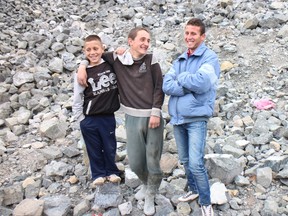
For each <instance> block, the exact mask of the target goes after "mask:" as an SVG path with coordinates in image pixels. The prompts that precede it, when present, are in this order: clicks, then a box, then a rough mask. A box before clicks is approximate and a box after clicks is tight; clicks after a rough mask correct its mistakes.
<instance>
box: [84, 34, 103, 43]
mask: <svg viewBox="0 0 288 216" xmlns="http://www.w3.org/2000/svg"><path fill="white" fill-rule="evenodd" d="M90 41H99V42H100V43H102V40H101V38H100V37H99V36H98V35H88V36H87V37H86V38H85V40H84V42H85V43H86V42H90Z"/></svg>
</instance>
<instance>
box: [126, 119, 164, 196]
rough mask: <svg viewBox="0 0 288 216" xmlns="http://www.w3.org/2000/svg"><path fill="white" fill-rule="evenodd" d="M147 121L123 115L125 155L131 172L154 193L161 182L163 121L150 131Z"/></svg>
mask: <svg viewBox="0 0 288 216" xmlns="http://www.w3.org/2000/svg"><path fill="white" fill-rule="evenodd" d="M149 119H150V118H149V117H134V116H130V115H127V114H126V115H125V124H126V133H127V153H128V159H129V164H130V168H131V170H132V171H133V172H134V173H136V175H137V176H138V178H139V179H140V180H141V181H142V182H143V184H145V185H148V189H150V190H151V192H154V193H155V192H156V191H157V190H158V188H159V186H160V183H161V180H162V170H161V168H160V159H161V154H162V149H163V131H164V121H163V119H162V117H161V124H160V126H159V127H157V128H153V129H152V128H148V124H149Z"/></svg>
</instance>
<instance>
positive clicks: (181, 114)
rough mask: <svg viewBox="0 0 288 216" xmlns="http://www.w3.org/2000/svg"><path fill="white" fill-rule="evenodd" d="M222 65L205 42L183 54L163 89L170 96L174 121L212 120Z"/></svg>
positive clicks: (170, 109)
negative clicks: (191, 52)
mask: <svg viewBox="0 0 288 216" xmlns="http://www.w3.org/2000/svg"><path fill="white" fill-rule="evenodd" d="M219 76H220V65H219V61H218V57H217V55H216V53H215V52H213V51H212V50H211V49H209V48H208V47H207V46H206V45H205V43H202V44H201V45H200V46H199V47H198V48H197V49H196V50H195V52H194V53H193V54H192V55H190V56H189V57H188V54H187V52H185V53H183V54H182V55H180V56H179V57H178V58H177V59H176V60H175V61H174V63H173V66H172V68H171V69H170V70H169V71H168V72H167V73H166V74H165V76H164V80H163V91H164V93H165V94H167V95H170V99H169V105H168V110H169V114H170V116H171V121H170V123H171V124H172V125H179V124H184V123H189V122H193V121H198V120H208V118H209V117H211V116H212V115H213V112H214V103H215V98H216V89H217V84H218V79H219Z"/></svg>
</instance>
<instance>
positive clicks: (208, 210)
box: [201, 205, 214, 216]
mask: <svg viewBox="0 0 288 216" xmlns="http://www.w3.org/2000/svg"><path fill="white" fill-rule="evenodd" d="M201 211H202V216H214V211H213V208H212V205H208V206H201Z"/></svg>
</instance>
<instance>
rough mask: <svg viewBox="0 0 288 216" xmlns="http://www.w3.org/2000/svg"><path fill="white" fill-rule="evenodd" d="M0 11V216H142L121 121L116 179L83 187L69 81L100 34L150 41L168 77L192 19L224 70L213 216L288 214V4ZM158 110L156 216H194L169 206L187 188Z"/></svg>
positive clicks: (87, 4)
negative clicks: (97, 215)
mask: <svg viewBox="0 0 288 216" xmlns="http://www.w3.org/2000/svg"><path fill="white" fill-rule="evenodd" d="M0 7H1V12H0V17H1V19H0V27H1V31H0V38H1V44H0V52H1V53H0V70H1V74H0V82H1V85H0V108H1V112H0V127H1V130H0V173H1V176H0V214H1V215H4V216H8V215H12V214H14V215H31V216H32V215H33V216H36V215H39V216H40V215H47V216H52V215H53V216H55V215H57V216H65V215H75V216H76V215H77V216H80V215H91V214H92V213H93V212H102V213H103V215H105V216H108V215H111V216H112V215H113V216H115V215H137V216H138V215H143V211H142V209H143V201H137V200H135V199H134V194H135V192H136V191H137V190H138V186H139V183H140V182H139V180H138V179H137V177H136V176H135V174H134V173H133V172H131V170H130V169H129V161H128V159H127V157H126V156H127V155H126V145H125V140H126V137H125V125H124V121H123V119H124V118H123V113H121V112H120V111H119V112H117V140H118V149H117V158H116V159H117V165H118V167H119V169H120V170H122V178H123V180H122V182H121V184H120V185H115V184H112V183H107V184H105V185H104V186H102V187H97V188H91V186H90V182H91V181H90V179H89V172H88V169H87V163H86V161H87V158H86V159H85V158H84V160H83V150H82V145H83V141H82V140H81V139H80V133H79V129H78V128H77V127H76V126H75V125H73V124H71V123H70V119H71V102H72V100H71V99H72V95H73V85H72V83H73V82H72V81H73V80H72V79H73V73H74V72H75V71H76V69H77V67H78V66H77V64H78V63H79V62H80V60H81V59H82V58H83V55H82V51H81V49H82V45H83V38H84V37H85V36H87V35H88V34H91V33H96V34H98V35H99V36H101V38H102V40H103V41H104V43H105V44H106V45H107V50H112V49H113V48H116V47H118V46H119V45H125V44H126V36H127V33H128V31H129V30H130V29H131V28H132V27H134V26H136V25H143V26H147V27H148V28H149V29H150V30H151V33H152V46H151V51H153V53H154V54H155V55H156V56H157V57H158V59H159V62H160V64H161V67H162V70H163V73H165V72H166V71H167V70H168V68H169V67H170V65H171V62H172V60H173V59H175V57H176V56H178V55H179V54H180V53H181V52H182V51H183V50H184V48H185V47H184V43H183V39H182V36H183V35H182V34H183V26H184V25H185V23H186V22H187V20H188V19H189V18H191V17H194V16H196V17H200V18H203V19H204V20H205V23H206V25H207V39H206V44H207V45H208V46H210V47H211V48H212V49H213V50H215V51H216V52H217V54H218V55H219V59H220V62H221V71H222V74H221V80H220V83H219V89H218V96H217V103H216V110H215V115H214V117H213V118H211V120H210V122H209V131H208V133H209V134H208V140H207V148H206V151H207V155H206V166H207V169H208V173H209V176H210V178H211V180H210V183H211V191H212V194H211V198H212V202H213V204H214V205H213V206H214V209H215V215H225V216H230V215H231V216H246V215H247V216H248V215H252V216H259V215H262V216H266V215H273V216H276V215H277V216H279V215H280V216H284V215H288V196H287V194H288V126H287V123H288V117H287V116H288V103H287V101H288V93H287V92H288V63H287V59H288V45H287V44H288V2H287V1H286V0H277V1H272V0H255V1H248V0H234V1H232V0H217V1H215V0H198V1H182V0H148V1H136V0H129V1H128V0H100V1H86V0H82V1H80V0H51V1H42V0H33V1H28V0H16V1H15V0H13V1H12V0H5V1H2V0H1V1H0ZM167 99H168V98H166V100H165V104H164V107H163V115H164V117H165V120H166V123H167V125H166V128H165V134H164V136H165V146H164V150H163V155H162V160H161V167H162V170H163V172H164V174H165V178H164V179H163V181H162V183H161V187H160V193H159V195H158V196H157V198H156V201H155V202H156V207H157V209H156V214H155V215H158V216H160V215H161V216H162V215H169V216H173V215H193V216H197V215H199V214H200V213H199V206H198V204H197V201H193V202H191V203H179V202H178V201H177V198H178V197H179V196H180V195H181V194H182V193H183V192H184V190H185V187H186V179H185V176H184V171H183V168H182V167H181V166H180V165H179V164H178V158H177V149H176V145H175V140H174V137H173V132H172V127H171V125H169V115H168V112H167V101H168V100H167ZM267 101H268V102H269V104H270V106H269V107H267V106H266V107H265V106H262V108H261V109H259V107H258V106H257V105H259V103H260V104H261V103H262V104H263V103H266V104H267ZM257 107H258V108H257ZM84 155H85V154H84Z"/></svg>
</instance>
